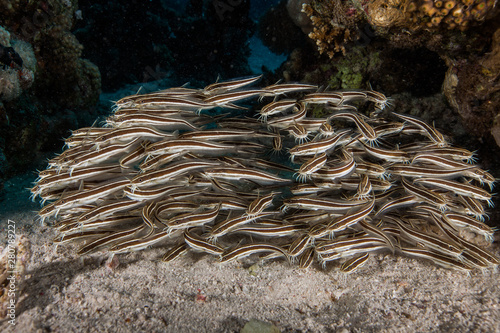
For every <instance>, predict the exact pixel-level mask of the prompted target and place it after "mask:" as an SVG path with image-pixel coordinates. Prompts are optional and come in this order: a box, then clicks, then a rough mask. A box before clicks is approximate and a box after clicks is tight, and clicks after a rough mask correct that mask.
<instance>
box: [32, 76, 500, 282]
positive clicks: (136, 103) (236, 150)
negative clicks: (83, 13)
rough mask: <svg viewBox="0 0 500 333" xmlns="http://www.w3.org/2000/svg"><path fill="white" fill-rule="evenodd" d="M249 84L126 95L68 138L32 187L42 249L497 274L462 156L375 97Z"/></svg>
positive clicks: (469, 163)
mask: <svg viewBox="0 0 500 333" xmlns="http://www.w3.org/2000/svg"><path fill="white" fill-rule="evenodd" d="M258 79H259V77H252V78H248V79H240V80H233V81H226V82H217V83H214V84H211V85H209V86H207V87H205V88H204V89H191V88H186V87H178V88H170V89H166V90H162V91H159V92H156V93H148V94H143V95H132V96H128V97H125V98H123V99H121V100H119V101H118V102H117V103H116V106H115V110H114V114H113V115H112V116H110V117H109V118H108V119H107V120H106V126H105V127H102V128H101V127H91V128H82V129H79V130H76V131H74V132H73V134H72V136H71V137H69V138H68V139H67V140H66V146H67V147H68V148H67V149H66V150H65V151H64V152H63V153H62V154H60V155H59V156H57V157H55V158H53V159H52V160H51V161H50V162H49V167H48V168H47V169H46V170H44V171H41V172H40V175H39V176H40V177H39V179H38V181H37V183H36V185H35V186H34V187H33V189H32V193H33V196H34V197H37V196H39V197H41V198H42V200H43V202H44V203H45V202H47V201H48V202H50V203H49V204H47V205H45V206H44V207H43V208H42V209H41V210H40V212H39V216H40V218H41V220H42V221H44V222H48V221H52V222H51V224H52V226H53V227H54V228H56V229H57V232H58V236H57V237H56V238H55V239H54V242H55V243H57V244H62V243H67V242H78V243H79V244H80V246H79V249H78V253H79V254H81V255H83V254H86V253H90V252H93V251H96V250H103V251H110V252H112V253H123V252H129V251H136V250H140V249H144V248H147V247H150V246H165V247H166V248H167V249H168V250H167V251H166V253H165V255H164V257H163V260H164V261H170V260H173V259H175V258H177V257H179V256H180V255H181V254H183V253H185V252H187V251H198V252H204V253H208V254H210V255H214V256H215V257H218V258H219V260H220V261H221V262H228V261H232V260H237V259H240V258H243V257H246V256H248V255H251V254H256V253H266V256H265V257H263V258H265V259H271V258H277V257H282V258H287V259H289V260H290V261H292V262H293V261H298V263H299V265H300V267H309V266H310V265H311V264H312V263H313V262H314V261H315V260H317V261H319V262H320V263H321V264H323V265H325V264H327V263H328V262H331V261H344V263H343V264H342V266H341V270H342V271H344V272H352V271H354V270H356V269H357V268H359V267H361V266H362V265H363V263H365V262H366V260H367V259H369V256H370V253H373V252H379V251H383V252H387V253H393V254H398V255H404V256H410V257H419V258H425V259H429V260H431V261H432V262H434V263H436V264H437V265H440V266H443V267H446V268H451V269H456V270H459V271H462V272H467V273H468V272H469V271H471V270H472V269H476V268H479V269H482V270H484V269H489V268H494V267H496V266H497V265H498V263H499V261H498V259H497V258H496V257H495V256H494V255H493V254H491V253H490V252H488V251H487V250H486V249H485V248H486V247H487V245H488V243H489V242H491V241H492V239H493V229H492V228H490V227H488V226H487V225H486V224H485V223H484V222H482V221H483V216H485V214H486V213H485V210H484V206H485V204H486V203H488V204H489V203H491V194H490V193H489V191H487V190H486V189H484V188H483V186H482V185H483V184H488V185H490V187H491V186H492V185H493V182H494V178H493V177H492V176H491V175H490V174H488V173H487V172H485V171H484V170H482V169H480V168H479V167H478V166H477V165H475V164H474V163H473V161H474V160H475V159H474V157H473V154H472V153H471V152H469V151H467V150H465V149H461V148H458V147H454V146H452V145H451V143H450V141H449V139H447V138H446V137H444V136H443V135H442V134H441V133H440V132H439V131H438V130H436V129H435V128H434V127H432V126H430V125H428V124H426V123H424V122H422V121H421V120H419V119H417V118H414V117H411V116H407V115H404V114H397V113H391V112H389V111H387V110H386V107H387V106H388V105H389V100H388V99H387V98H386V97H385V96H384V95H383V94H380V93H377V92H375V91H372V90H366V91H361V90H356V91H337V92H334V91H331V92H328V91H326V92H321V93H318V92H316V91H317V87H316V86H314V85H310V84H298V83H284V84H275V85H271V86H267V87H265V88H246V86H248V85H249V84H252V83H253V82H255V81H257V80H258ZM285 95H286V96H285ZM257 97H259V101H260V102H258V103H260V104H258V103H255V102H251V100H253V101H255V99H256V98H257ZM241 101H245V102H244V103H239V104H235V103H237V102H241ZM264 101H265V102H264ZM360 105H364V106H368V105H370V106H372V107H371V108H370V109H371V113H370V115H364V114H362V113H360V112H358V111H357V108H356V106H360ZM246 106H251V107H252V110H256V111H255V112H251V111H250V110H249V109H247V108H246ZM373 106H375V107H373ZM219 108H220V109H223V113H220V112H215V111H217V109H219ZM317 108H323V109H324V110H323V111H324V112H323V114H325V115H326V116H324V118H315V117H311V115H310V113H311V112H312V111H313V110H314V109H317ZM257 117H258V119H257Z"/></svg>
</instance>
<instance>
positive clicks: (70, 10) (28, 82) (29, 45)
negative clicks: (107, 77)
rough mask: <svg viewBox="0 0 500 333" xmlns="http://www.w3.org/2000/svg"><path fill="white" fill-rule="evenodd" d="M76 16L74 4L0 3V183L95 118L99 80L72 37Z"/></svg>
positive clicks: (53, 1)
mask: <svg viewBox="0 0 500 333" xmlns="http://www.w3.org/2000/svg"><path fill="white" fill-rule="evenodd" d="M79 14H80V12H79V11H78V5H77V1H76V0H73V1H70V0H49V1H28V2H26V1H11V0H9V1H0V133H1V134H0V179H2V178H3V177H5V176H7V175H11V174H12V173H14V172H16V171H22V170H25V169H26V168H28V167H30V166H31V167H32V166H33V165H36V162H37V161H38V160H39V157H40V156H41V155H43V152H44V151H53V150H54V147H56V146H59V142H60V139H61V138H62V137H63V136H67V135H68V134H69V132H68V129H69V128H75V127H78V126H80V125H84V124H86V123H88V122H90V121H93V119H95V118H96V114H95V110H94V108H95V105H96V103H97V101H98V99H99V94H100V89H101V79H100V73H99V69H98V68H97V66H95V65H94V64H93V63H91V62H90V61H88V60H86V59H83V58H82V56H81V54H82V49H83V47H82V45H81V44H80V43H79V42H78V40H77V39H76V38H75V36H74V35H73V34H72V33H71V29H72V28H73V26H74V23H75V21H76V20H77V19H78V18H79ZM0 186H1V183H0Z"/></svg>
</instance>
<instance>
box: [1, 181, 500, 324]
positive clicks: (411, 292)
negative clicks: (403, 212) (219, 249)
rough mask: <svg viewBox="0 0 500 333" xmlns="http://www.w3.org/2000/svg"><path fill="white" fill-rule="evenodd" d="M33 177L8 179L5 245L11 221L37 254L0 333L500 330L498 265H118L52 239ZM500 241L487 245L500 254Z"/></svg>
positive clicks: (196, 258)
mask: <svg viewBox="0 0 500 333" xmlns="http://www.w3.org/2000/svg"><path fill="white" fill-rule="evenodd" d="M33 178H34V176H33V175H25V176H19V177H16V178H14V179H11V180H10V181H7V182H6V184H5V189H4V192H5V193H4V195H3V200H2V209H1V212H0V218H1V224H0V226H1V229H0V230H1V231H2V238H1V240H2V243H5V239H6V231H5V225H6V220H7V219H10V220H13V221H15V222H16V229H17V230H16V232H17V234H18V235H20V234H24V235H26V236H27V237H29V239H30V241H31V244H32V252H33V255H32V258H31V260H30V262H29V264H28V267H27V275H26V277H25V282H24V291H23V295H22V297H21V298H20V299H19V305H18V308H17V313H16V314H17V317H16V319H15V322H16V325H15V326H12V325H10V324H9V323H7V322H3V323H1V324H0V331H1V332H239V331H240V330H241V328H242V327H243V326H244V325H245V323H246V322H248V321H249V320H250V319H252V318H256V319H259V320H263V321H266V322H269V323H273V324H274V325H276V326H277V327H278V328H279V329H280V330H281V331H282V332H470V331H472V332H498V331H500V286H499V285H498V277H499V273H497V272H486V273H481V272H479V271H475V272H473V273H472V274H471V276H466V275H465V274H463V273H460V272H454V271H450V270H445V269H441V268H438V267H436V266H435V265H432V264H430V263H428V262H426V261H423V260H415V259H408V258H402V257H394V256H392V254H390V253H387V254H377V255H375V256H372V257H371V258H370V261H369V262H368V264H367V265H366V266H365V267H364V268H363V269H362V270H360V271H358V272H355V273H353V274H351V275H346V274H343V273H341V272H339V271H338V267H337V266H336V265H335V264H330V265H328V266H327V268H326V270H323V269H321V267H318V266H314V267H311V268H309V269H307V270H301V269H299V268H297V267H296V266H294V265H291V264H289V263H287V262H286V261H284V260H274V261H268V262H259V259H258V258H256V257H249V258H246V259H243V260H242V261H240V262H233V263H228V264H224V265H221V264H219V263H217V262H216V260H215V258H213V257H211V256H208V255H201V254H200V255H196V254H195V255H191V254H188V255H187V256H184V257H182V258H180V259H178V260H177V261H174V262H171V263H164V262H162V261H161V260H160V259H161V256H162V254H163V253H164V252H165V250H164V249H159V248H156V249H150V250H146V251H141V252H135V253H131V254H122V255H119V256H118V259H119V265H118V267H116V268H114V269H111V268H109V267H108V266H107V264H106V261H107V259H108V255H107V254H104V253H95V254H93V255H87V256H83V257H79V256H77V255H75V254H74V247H73V246H72V245H64V246H59V247H57V248H56V247H55V246H54V245H53V244H52V238H53V237H54V235H55V234H54V231H53V230H52V229H51V228H48V227H42V226H41V225H40V224H39V223H37V222H36V221H35V219H36V215H35V213H34V212H32V211H34V210H36V209H37V208H38V205H37V204H34V203H31V202H29V201H28V200H27V199H26V197H25V196H24V195H22V193H23V191H21V189H22V188H24V187H29V185H30V181H32V180H33ZM24 193H27V192H24ZM498 240H499V237H498V235H497V236H496V239H495V242H494V244H493V246H492V247H491V248H490V250H491V251H493V252H494V253H496V254H497V255H498V254H499V252H500V247H499V245H498ZM254 264H256V265H254ZM252 265H253V266H252Z"/></svg>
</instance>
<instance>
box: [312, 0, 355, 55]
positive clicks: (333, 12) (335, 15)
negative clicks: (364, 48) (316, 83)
mask: <svg viewBox="0 0 500 333" xmlns="http://www.w3.org/2000/svg"><path fill="white" fill-rule="evenodd" d="M302 11H303V12H304V13H306V14H307V15H308V16H309V18H310V19H311V21H312V24H313V27H314V28H313V31H312V32H311V33H310V34H309V37H310V38H311V39H313V40H315V41H316V45H317V46H318V50H319V52H320V53H321V54H323V53H326V54H327V55H328V56H329V57H330V58H332V57H333V56H334V54H335V53H339V52H342V54H344V55H345V53H346V48H345V46H344V44H345V43H347V42H349V41H355V40H358V38H359V33H358V26H357V25H358V23H359V22H360V21H362V19H363V15H362V14H361V13H360V12H359V11H358V10H357V9H356V7H355V6H354V5H352V4H351V3H349V2H347V1H341V0H333V1H316V0H314V1H311V3H310V4H304V6H303V7H302Z"/></svg>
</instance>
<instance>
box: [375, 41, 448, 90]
mask: <svg viewBox="0 0 500 333" xmlns="http://www.w3.org/2000/svg"><path fill="white" fill-rule="evenodd" d="M381 57H382V58H384V59H385V60H386V61H384V62H383V63H382V65H381V68H380V70H379V71H378V72H377V73H374V79H375V80H376V81H383V82H384V89H385V90H386V92H390V93H391V94H398V93H402V92H405V91H411V93H412V95H413V96H414V97H426V96H430V95H433V94H435V93H437V92H439V91H440V90H441V85H442V84H443V81H444V77H445V74H446V69H447V67H446V64H445V62H444V61H443V60H442V59H441V58H440V57H439V55H438V54H437V53H435V52H432V51H429V50H427V49H424V48H420V49H416V50H405V49H390V50H387V51H383V52H382V54H381Z"/></svg>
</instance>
